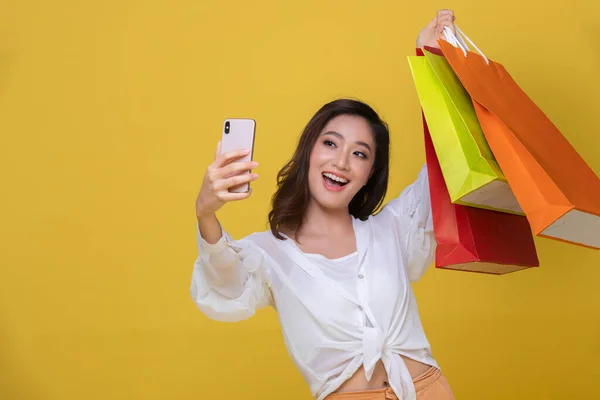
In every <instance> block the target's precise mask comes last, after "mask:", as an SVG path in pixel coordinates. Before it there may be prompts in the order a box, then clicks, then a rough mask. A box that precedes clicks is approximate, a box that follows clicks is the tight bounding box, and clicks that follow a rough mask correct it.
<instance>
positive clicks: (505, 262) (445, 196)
mask: <svg viewBox="0 0 600 400" xmlns="http://www.w3.org/2000/svg"><path fill="white" fill-rule="evenodd" d="M423 130H424V137H425V156H426V160H427V173H428V178H429V192H430V200H431V212H432V217H433V231H434V235H435V239H436V242H437V248H436V253H435V267H436V268H442V269H453V270H461V271H470V272H481V273H487V274H496V275H500V274H506V273H510V272H515V271H519V270H523V269H527V268H531V267H538V266H539V260H538V256H537V251H536V248H535V244H534V241H533V234H532V232H531V227H530V225H529V222H528V221H527V218H526V217H525V216H522V215H515V214H509V213H503V212H498V211H492V210H486V209H482V208H476V207H470V206H463V205H460V204H453V203H452V201H451V200H450V195H449V193H448V189H447V187H446V183H445V181H444V177H443V175H442V170H441V167H440V164H439V162H438V159H437V155H436V151H435V149H434V146H433V142H432V140H431V136H430V133H429V130H428V128H427V121H426V119H425V117H423Z"/></svg>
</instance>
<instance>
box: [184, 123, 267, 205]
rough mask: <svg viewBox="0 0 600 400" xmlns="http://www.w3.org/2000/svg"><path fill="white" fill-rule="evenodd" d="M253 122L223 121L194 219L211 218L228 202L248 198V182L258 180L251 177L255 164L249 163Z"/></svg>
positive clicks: (252, 145) (252, 141)
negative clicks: (208, 215) (219, 140)
mask: <svg viewBox="0 0 600 400" xmlns="http://www.w3.org/2000/svg"><path fill="white" fill-rule="evenodd" d="M255 126H256V124H255V122H254V121H253V120H231V119H229V120H226V121H225V123H224V125H223V136H222V140H221V142H219V145H218V146H217V154H216V155H215V160H214V161H213V163H212V164H210V165H209V166H208V169H207V170H206V174H205V176H204V181H203V182H202V187H201V188H200V193H199V194H198V197H197V198H196V215H197V216H200V215H207V214H214V213H215V212H216V211H217V210H218V209H219V208H221V207H222V206H223V205H224V204H225V203H226V202H228V201H236V200H243V199H246V198H248V197H249V196H250V194H251V190H250V182H252V181H255V180H256V179H258V175H257V174H255V173H251V172H250V171H251V170H252V169H253V168H256V167H257V166H258V163H256V162H254V161H252V155H253V149H254V131H255Z"/></svg>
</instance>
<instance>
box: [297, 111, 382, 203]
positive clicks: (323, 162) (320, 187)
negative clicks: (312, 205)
mask: <svg viewBox="0 0 600 400" xmlns="http://www.w3.org/2000/svg"><path fill="white" fill-rule="evenodd" d="M374 162H375V140H374V138H373V134H372V133H371V127H370V126H369V123H368V122H367V121H366V120H365V119H364V118H362V117H359V116H355V115H339V116H337V117H335V118H333V119H332V120H331V121H329V123H327V125H326V126H325V128H324V129H323V131H322V132H321V134H320V135H319V137H318V138H317V141H316V142H315V145H314V147H313V149H312V152H311V155H310V166H309V171H308V186H309V189H310V195H311V202H312V201H314V202H316V203H317V204H318V205H319V206H320V207H322V208H324V209H328V210H341V209H345V210H347V209H348V205H349V204H350V201H351V200H352V199H353V198H354V195H355V194H356V193H357V192H358V191H359V190H360V189H361V188H362V187H363V186H364V185H365V184H366V183H367V181H368V180H369V177H370V175H371V171H372V169H373V163H374Z"/></svg>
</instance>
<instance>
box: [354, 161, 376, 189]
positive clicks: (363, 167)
mask: <svg viewBox="0 0 600 400" xmlns="http://www.w3.org/2000/svg"><path fill="white" fill-rule="evenodd" d="M360 161H361V162H359V163H358V164H360V165H357V167H356V177H357V178H358V180H360V181H361V186H362V185H364V184H366V183H367V181H368V180H369V176H370V175H371V170H372V169H373V162H368V161H367V162H364V161H362V160H360Z"/></svg>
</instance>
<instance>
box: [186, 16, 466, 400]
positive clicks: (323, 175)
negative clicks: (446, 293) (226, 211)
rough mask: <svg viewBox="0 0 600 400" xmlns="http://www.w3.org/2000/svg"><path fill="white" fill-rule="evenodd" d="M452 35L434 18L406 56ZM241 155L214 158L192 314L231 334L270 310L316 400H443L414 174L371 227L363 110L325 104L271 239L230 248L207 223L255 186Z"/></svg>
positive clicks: (372, 136) (368, 119)
mask: <svg viewBox="0 0 600 400" xmlns="http://www.w3.org/2000/svg"><path fill="white" fill-rule="evenodd" d="M453 21H454V15H453V13H452V12H451V11H449V10H442V11H439V12H438V14H437V16H436V18H435V19H434V20H433V21H432V22H431V23H430V24H429V25H428V26H427V27H426V28H425V29H424V30H423V31H422V32H421V33H420V34H419V37H418V39H417V47H423V46H430V47H437V39H438V38H440V37H441V35H442V34H443V29H444V27H445V26H448V27H450V28H452V29H453V28H454V26H453ZM217 154H219V152H218V151H217ZM246 154H248V153H247V152H244V151H238V152H232V153H229V154H224V155H222V156H217V157H216V159H215V161H214V162H213V163H212V164H211V165H210V166H209V167H208V170H207V173H206V175H205V178H204V182H203V184H202V188H201V189H200V193H199V195H198V198H197V200H196V215H197V218H198V228H199V231H198V246H199V252H200V255H199V257H198V259H197V260H196V263H195V266H194V272H193V277H192V286H191V292H192V296H193V298H194V301H195V302H196V304H197V306H198V307H199V309H200V310H201V311H202V312H204V313H205V314H206V315H207V316H208V317H210V318H213V319H216V320H221V321H238V320H241V319H244V318H249V317H250V316H252V315H253V314H254V312H255V310H257V309H258V308H261V307H264V306H267V305H271V306H273V307H275V308H276V310H277V311H278V315H279V319H280V322H281V326H282V330H283V334H284V340H285V344H286V346H287V349H288V351H289V353H290V355H291V356H292V359H293V361H294V363H295V365H296V366H297V367H298V368H299V370H300V372H301V373H302V375H303V376H304V378H305V380H306V381H307V383H308V384H309V385H310V389H311V392H312V394H313V396H314V397H315V398H316V399H318V400H322V399H325V398H327V399H328V400H344V399H382V400H383V399H398V398H399V399H418V400H426V399H436V400H445V399H453V395H452V393H451V390H450V388H449V386H448V384H447V382H446V380H445V379H444V377H443V376H442V374H441V372H440V370H439V368H438V365H437V363H436V361H435V359H434V358H433V357H432V355H431V351H430V347H429V343H428V341H427V339H426V337H425V334H424V332H423V328H422V326H421V322H420V318H419V314H418V310H417V305H416V302H415V299H414V295H413V292H412V290H411V286H410V282H411V281H415V280H417V279H419V278H420V276H421V275H422V274H423V272H424V271H425V269H426V268H427V267H428V266H429V265H430V264H431V263H432V261H433V253H434V250H435V246H436V243H435V238H434V236H433V232H432V223H431V211H430V204H429V188H428V180H427V171H426V169H425V166H424V167H423V168H422V169H421V171H420V173H419V175H418V178H417V180H416V181H415V182H414V183H412V184H411V185H410V186H408V187H407V188H406V189H404V191H403V192H402V193H401V194H400V195H399V197H397V198H396V199H394V200H392V201H390V202H389V203H388V204H387V205H385V207H383V208H382V209H381V211H380V212H379V213H377V214H376V215H373V214H374V212H375V211H376V210H377V209H378V208H379V207H380V206H381V204H382V202H383V199H384V196H385V194H386V190H387V183H388V158H389V133H388V129H387V126H386V124H385V122H383V121H382V120H381V119H380V118H379V116H378V115H377V113H376V112H375V111H373V110H372V109H371V108H370V107H369V106H367V105H365V104H363V103H360V102H357V101H352V100H344V99H342V100H337V101H333V102H331V103H329V104H326V105H325V106H323V107H322V108H321V109H320V110H319V111H318V112H317V113H316V114H315V116H314V117H313V118H312V119H311V120H310V122H309V123H308V125H307V126H306V127H305V129H304V131H303V133H302V135H301V137H300V141H299V144H298V147H297V149H296V152H295V154H294V156H293V157H292V159H291V160H290V161H289V162H288V163H287V164H286V165H285V166H284V168H283V169H282V170H281V171H280V172H279V175H278V189H277V192H276V193H275V195H274V197H273V208H272V210H271V212H270V214H269V223H270V227H271V229H270V230H268V231H266V232H260V233H254V234H252V235H250V236H248V237H246V238H244V239H242V240H239V241H234V240H233V239H232V238H231V237H230V236H229V235H228V234H227V233H226V232H225V231H224V230H223V229H222V227H221V225H220V223H219V221H218V219H217V217H216V216H215V212H216V211H217V210H218V209H219V208H220V207H222V206H223V205H224V204H225V203H226V202H228V201H234V200H242V199H245V198H247V197H248V196H250V193H242V194H240V193H231V192H229V190H228V189H229V188H231V187H234V186H237V185H239V184H242V183H245V182H251V181H253V180H255V179H256V178H257V175H256V174H245V175H235V174H236V173H238V172H242V171H246V170H249V169H253V168H255V167H256V166H257V164H256V163H254V162H250V163H246V162H238V161H236V160H238V159H239V158H241V157H243V156H244V155H246ZM232 175H233V177H232Z"/></svg>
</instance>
